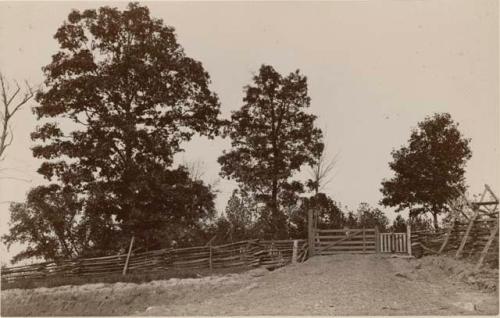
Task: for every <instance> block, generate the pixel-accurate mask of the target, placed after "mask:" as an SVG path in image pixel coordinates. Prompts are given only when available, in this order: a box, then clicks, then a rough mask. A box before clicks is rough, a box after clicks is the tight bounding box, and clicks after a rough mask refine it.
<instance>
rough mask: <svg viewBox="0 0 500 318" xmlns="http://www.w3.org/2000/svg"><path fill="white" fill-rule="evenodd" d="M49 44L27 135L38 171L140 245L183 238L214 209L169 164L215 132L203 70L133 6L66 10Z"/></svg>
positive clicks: (215, 110) (196, 185)
mask: <svg viewBox="0 0 500 318" xmlns="http://www.w3.org/2000/svg"><path fill="white" fill-rule="evenodd" d="M55 39H56V40H57V41H58V42H59V46H60V48H59V51H58V52H57V53H56V54H55V55H53V57H52V62H51V63H50V64H49V65H47V66H46V67H44V69H43V70H44V73H45V89H44V90H43V91H41V92H40V93H38V94H37V96H36V99H37V101H38V102H39V103H40V105H39V106H37V107H35V108H34V112H35V114H36V115H37V117H38V119H39V120H44V123H43V124H42V125H40V126H39V127H37V129H36V131H35V132H33V133H32V138H33V140H35V141H38V142H39V144H38V145H36V146H35V147H34V148H33V154H34V156H35V157H37V158H42V159H45V162H43V164H42V165H41V167H40V169H39V170H38V171H39V173H41V174H42V175H43V176H44V177H46V178H47V179H48V180H51V181H53V182H56V183H58V184H59V185H60V186H61V187H62V188H65V187H68V188H72V189H73V191H74V192H76V193H78V196H79V197H80V198H82V200H83V203H82V204H83V207H82V211H83V213H84V214H85V215H86V216H89V217H90V216H93V215H101V214H106V215H109V216H111V217H112V218H113V220H114V221H115V222H116V223H117V224H118V225H119V227H120V230H121V231H122V233H125V234H126V235H127V236H128V237H130V236H131V235H135V236H136V242H137V243H138V244H139V245H143V246H145V247H146V246H147V247H149V248H152V247H154V246H156V245H158V244H161V242H163V243H162V244H168V242H169V241H170V240H169V239H164V238H165V235H167V234H168V235H175V236H181V237H184V236H186V235H187V234H186V233H187V232H189V230H190V229H191V227H197V226H198V225H197V224H198V223H199V222H200V220H202V219H203V218H206V217H209V216H210V215H211V214H213V210H214V208H213V194H212V192H211V190H210V189H209V188H207V187H206V186H205V185H203V183H202V182H201V181H194V180H192V179H191V178H190V176H189V174H188V173H187V171H186V170H185V169H183V168H182V167H181V168H178V169H174V168H173V167H172V165H173V156H174V154H176V153H177V152H179V151H182V144H183V143H184V142H186V141H189V140H190V139H191V138H192V137H193V135H194V134H200V135H204V136H208V137H210V138H212V137H214V136H215V135H216V134H217V133H218V129H219V126H220V121H219V119H218V115H219V102H218V98H217V96H216V95H215V94H214V93H213V92H212V91H211V90H210V89H209V84H210V79H209V75H208V73H207V72H206V71H205V70H204V68H203V66H202V64H201V63H200V62H198V61H196V60H194V59H192V58H190V57H188V56H186V54H185V53H184V50H183V49H182V47H181V46H180V45H179V43H178V42H177V39H176V36H175V33H174V29H173V28H172V27H169V26H165V25H164V24H163V21H162V20H160V19H155V18H152V17H150V14H149V10H148V9H147V8H146V7H142V6H139V5H137V4H129V5H128V7H127V8H126V9H125V10H124V11H120V10H118V9H116V8H110V7H102V8H99V9H98V10H85V11H83V12H79V11H72V12H71V13H70V14H69V16H68V20H67V21H66V22H64V24H63V25H62V26H61V27H60V28H59V29H58V31H57V33H56V34H55ZM167 229H172V231H168V230H167Z"/></svg>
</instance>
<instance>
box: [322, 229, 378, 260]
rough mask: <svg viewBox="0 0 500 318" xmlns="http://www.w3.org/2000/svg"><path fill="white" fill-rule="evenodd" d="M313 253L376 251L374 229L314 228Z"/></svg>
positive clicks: (364, 252)
mask: <svg viewBox="0 0 500 318" xmlns="http://www.w3.org/2000/svg"><path fill="white" fill-rule="evenodd" d="M314 232H315V233H314V244H313V246H314V251H313V255H332V254H343V253H349V254H352V253H356V254H358V253H362V254H367V253H376V251H377V248H376V243H377V241H376V236H377V235H376V229H342V230H340V229H337V230H319V229H315V230H314Z"/></svg>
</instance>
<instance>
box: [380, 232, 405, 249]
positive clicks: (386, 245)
mask: <svg viewBox="0 0 500 318" xmlns="http://www.w3.org/2000/svg"><path fill="white" fill-rule="evenodd" d="M379 246H380V252H381V253H408V242H407V237H406V233H380V235H379Z"/></svg>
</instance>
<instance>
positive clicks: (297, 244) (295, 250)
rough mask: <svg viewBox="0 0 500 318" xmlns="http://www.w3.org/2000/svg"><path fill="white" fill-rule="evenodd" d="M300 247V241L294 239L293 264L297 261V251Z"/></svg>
mask: <svg viewBox="0 0 500 318" xmlns="http://www.w3.org/2000/svg"><path fill="white" fill-rule="evenodd" d="M298 248H299V241H297V240H293V251H292V264H296V263H297V251H298Z"/></svg>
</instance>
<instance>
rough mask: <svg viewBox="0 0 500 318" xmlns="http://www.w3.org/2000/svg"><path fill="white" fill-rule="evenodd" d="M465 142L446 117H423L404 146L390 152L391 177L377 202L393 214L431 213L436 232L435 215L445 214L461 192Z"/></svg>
mask: <svg viewBox="0 0 500 318" xmlns="http://www.w3.org/2000/svg"><path fill="white" fill-rule="evenodd" d="M469 142H470V140H469V139H466V138H464V137H463V136H462V134H461V133H460V131H459V130H458V124H457V123H455V122H453V120H452V118H451V116H450V115H449V114H446V113H445V114H434V115H433V116H432V117H427V118H426V119H425V120H424V121H422V122H420V123H419V124H418V127H417V128H416V129H414V130H413V131H412V133H411V136H410V139H409V141H408V146H404V147H401V149H399V150H397V151H393V152H392V157H393V161H392V162H391V163H389V166H390V167H391V169H392V170H393V171H394V172H395V176H394V177H393V178H392V179H390V180H385V179H384V180H383V181H382V188H381V192H382V194H383V195H384V198H383V199H382V201H381V203H382V204H383V205H385V206H392V207H394V206H395V207H397V209H396V211H402V210H403V209H406V208H408V209H409V210H410V217H414V216H416V215H419V214H422V213H431V214H432V216H433V222H434V228H436V229H437V228H438V219H437V216H438V215H439V214H440V213H442V212H445V211H448V206H447V202H449V200H451V199H453V198H455V197H456V196H457V195H458V193H457V191H456V189H460V190H462V191H463V190H464V189H465V182H464V172H465V170H464V168H465V164H466V162H467V160H468V159H470V157H471V151H470V149H469Z"/></svg>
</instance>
